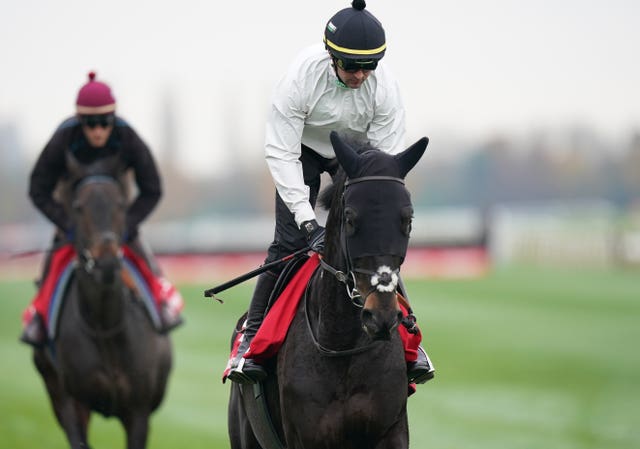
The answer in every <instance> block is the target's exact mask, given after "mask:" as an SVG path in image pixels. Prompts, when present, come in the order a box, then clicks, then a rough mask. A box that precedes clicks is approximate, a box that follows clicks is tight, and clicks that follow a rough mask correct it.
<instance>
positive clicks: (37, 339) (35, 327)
mask: <svg viewBox="0 0 640 449" xmlns="http://www.w3.org/2000/svg"><path fill="white" fill-rule="evenodd" d="M20 341H21V342H23V343H26V344H28V345H31V346H33V347H34V348H42V347H44V346H45V345H46V344H47V330H46V329H45V327H44V323H43V322H42V318H41V317H40V315H38V314H37V313H36V314H34V315H33V316H32V317H31V320H30V321H29V322H28V323H27V324H26V325H25V326H24V329H23V330H22V334H21V335H20Z"/></svg>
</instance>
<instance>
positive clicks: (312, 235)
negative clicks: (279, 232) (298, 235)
mask: <svg viewBox="0 0 640 449" xmlns="http://www.w3.org/2000/svg"><path fill="white" fill-rule="evenodd" d="M300 230H301V231H302V232H303V234H304V235H305V237H306V238H307V242H308V243H309V248H311V250H312V251H315V252H316V253H318V254H322V251H323V250H324V228H323V227H322V226H320V225H319V224H318V222H317V221H316V220H309V221H305V222H303V223H302V224H301V225H300Z"/></svg>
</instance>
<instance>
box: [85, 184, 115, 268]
mask: <svg viewBox="0 0 640 449" xmlns="http://www.w3.org/2000/svg"><path fill="white" fill-rule="evenodd" d="M97 183H104V184H115V185H118V186H120V183H118V181H117V180H116V179H115V178H114V177H112V176H108V175H90V176H86V177H84V178H82V179H80V180H79V181H78V182H77V183H76V184H75V185H74V187H73V192H74V193H73V197H74V202H75V197H76V195H77V194H78V191H79V190H80V189H81V188H82V187H84V186H87V185H90V184H97ZM107 234H113V235H114V237H115V238H116V241H117V239H118V236H117V235H116V233H115V232H112V231H110V232H109V233H107ZM122 257H123V252H122V248H120V250H119V251H118V258H119V259H122ZM78 260H79V262H80V266H81V267H82V268H83V269H84V271H85V272H86V273H87V274H91V273H92V272H93V270H94V268H95V267H96V259H95V257H94V256H93V254H91V251H89V249H88V248H84V249H83V250H82V251H79V252H78Z"/></svg>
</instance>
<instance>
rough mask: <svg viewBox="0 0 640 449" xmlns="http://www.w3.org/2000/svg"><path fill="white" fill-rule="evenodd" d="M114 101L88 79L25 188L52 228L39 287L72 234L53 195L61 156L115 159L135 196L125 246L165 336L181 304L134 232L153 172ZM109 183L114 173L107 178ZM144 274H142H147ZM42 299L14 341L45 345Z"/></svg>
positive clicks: (156, 186) (152, 202)
mask: <svg viewBox="0 0 640 449" xmlns="http://www.w3.org/2000/svg"><path fill="white" fill-rule="evenodd" d="M115 111H116V101H115V99H114V97H113V95H112V93H111V89H110V88H109V86H108V85H107V84H105V83H103V82H100V81H96V79H95V73H93V72H91V73H89V81H88V82H87V83H86V84H85V85H84V86H82V88H81V89H80V91H79V92H78V96H77V99H76V115H75V116H73V117H71V118H68V119H67V120H65V121H64V122H63V123H62V124H61V125H60V126H59V127H58V129H57V130H56V131H55V133H54V134H53V137H52V138H51V140H50V141H49V143H47V145H46V146H45V147H44V149H43V151H42V153H41V154H40V156H39V158H38V160H37V162H36V164H35V166H34V168H33V171H32V172H31V178H30V184H29V196H30V198H31V200H32V201H33V203H34V205H35V206H36V207H37V208H38V209H39V210H40V211H41V212H42V213H43V214H44V215H45V216H46V217H47V218H48V219H49V220H51V222H52V223H53V224H55V226H56V232H55V235H54V238H53V244H52V247H51V250H50V251H48V254H47V257H46V258H45V261H44V267H43V274H42V278H41V281H42V282H41V283H40V286H41V287H42V285H44V280H45V279H47V276H48V275H49V274H51V275H57V274H59V273H50V265H51V260H52V258H53V256H54V254H55V253H56V251H58V250H60V248H62V247H63V246H65V245H67V244H69V243H72V242H73V239H74V229H73V225H72V221H71V219H70V217H69V216H68V214H67V211H66V210H65V208H64V207H63V205H62V204H61V202H59V201H58V199H57V198H56V197H55V195H54V190H56V187H57V186H58V183H61V182H64V181H68V180H69V178H70V173H69V170H68V167H67V157H66V156H67V152H70V153H71V154H72V155H73V156H74V158H75V160H77V161H79V162H80V163H81V164H84V165H89V164H92V163H94V162H98V161H99V160H105V159H106V158H116V159H118V160H119V165H120V166H122V167H123V168H124V169H125V170H126V171H131V172H133V175H134V179H135V184H136V187H137V190H138V195H137V197H136V198H135V201H133V202H132V203H131V204H130V205H129V208H128V210H127V224H126V232H125V236H124V240H125V242H124V243H125V244H126V245H127V246H128V247H129V249H131V250H132V253H133V254H135V255H136V256H137V257H138V258H139V259H141V260H142V263H143V264H145V265H147V267H146V268H148V269H149V270H150V272H151V273H152V275H151V276H149V277H150V278H153V277H154V276H155V278H156V279H155V280H154V281H155V282H157V283H158V285H160V286H161V288H159V289H156V291H162V292H163V294H162V295H156V296H162V297H159V298H158V297H157V298H154V299H155V301H156V307H157V309H158V312H159V313H158V314H159V316H160V322H161V329H160V331H164V332H166V331H169V330H170V329H172V328H174V327H176V326H178V325H179V324H180V323H181V322H182V318H181V317H180V311H181V309H182V308H183V305H184V304H183V300H182V298H181V297H180V294H179V293H178V292H177V290H176V289H175V288H174V287H173V286H172V285H171V284H169V283H168V282H167V281H166V280H165V279H163V278H162V277H161V276H162V275H161V273H160V270H159V269H158V267H157V265H156V264H155V261H154V259H153V256H152V254H151V253H150V252H149V251H148V250H146V248H145V247H144V246H143V245H142V243H141V241H140V239H139V236H138V226H139V225H140V223H141V222H142V221H143V220H144V219H145V218H146V217H147V216H148V215H149V213H151V211H152V210H153V209H154V208H155V206H156V205H157V203H158V201H159V200H160V197H161V195H162V190H161V181H160V175H159V173H158V169H157V168H156V164H155V162H154V160H153V157H152V155H151V152H150V151H149V148H148V147H147V145H146V144H145V143H144V142H143V141H142V140H141V139H140V137H139V136H138V135H137V134H136V132H135V131H134V130H133V129H132V128H131V127H130V126H129V125H128V124H127V123H126V122H125V121H124V120H123V119H122V118H120V117H119V116H117V115H116V113H115ZM113 175H114V177H115V175H116V174H115V173H113ZM149 270H147V271H149ZM50 299H51V298H49V297H47V296H46V295H36V299H35V300H34V301H33V302H32V303H31V304H30V305H29V307H28V308H27V310H26V311H25V312H24V314H23V325H24V329H23V333H22V335H21V337H20V339H21V340H22V341H23V342H25V343H28V344H31V345H33V346H42V345H43V344H45V343H46V341H47V333H46V330H45V320H44V317H45V316H46V313H47V310H48V306H49V301H50Z"/></svg>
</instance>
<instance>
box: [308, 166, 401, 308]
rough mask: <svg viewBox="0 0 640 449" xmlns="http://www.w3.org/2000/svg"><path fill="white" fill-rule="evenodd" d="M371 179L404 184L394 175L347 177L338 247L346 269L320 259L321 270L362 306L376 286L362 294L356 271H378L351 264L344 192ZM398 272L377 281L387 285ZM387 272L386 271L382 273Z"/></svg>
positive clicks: (352, 300)
mask: <svg viewBox="0 0 640 449" xmlns="http://www.w3.org/2000/svg"><path fill="white" fill-rule="evenodd" d="M371 181H391V182H398V183H400V184H402V185H403V186H404V185H405V184H404V179H402V178H396V177H395V176H362V177H360V178H353V179H348V180H347V181H346V182H345V183H344V190H343V192H342V202H343V204H342V210H341V216H340V227H341V230H340V247H341V249H342V255H343V257H344V260H345V263H346V265H347V267H346V270H345V271H341V270H338V269H336V268H334V267H332V266H331V265H329V264H328V263H327V262H326V261H325V260H324V258H322V259H320V266H321V267H322V269H323V270H325V271H327V272H328V273H331V274H332V275H333V276H334V277H335V278H336V279H337V280H338V281H339V282H342V283H343V284H344V285H345V288H346V289H347V295H348V296H349V298H350V299H351V302H352V303H353V304H354V305H355V306H357V307H360V308H362V307H364V302H365V300H366V299H367V297H368V296H369V295H370V294H371V293H373V291H374V290H376V289H377V288H378V287H377V285H376V286H372V288H371V289H369V291H367V292H366V293H365V294H362V293H361V292H360V291H359V290H358V288H357V287H356V273H360V274H364V275H368V276H371V277H373V276H377V275H379V273H377V272H375V271H372V270H366V269H364V268H356V267H354V266H353V259H352V258H351V255H350V253H349V245H348V243H347V239H346V233H345V229H344V223H345V220H344V209H345V208H344V194H345V192H346V190H347V188H348V187H349V186H352V185H354V184H358V183H361V182H371ZM399 273H400V269H399V268H397V269H395V270H393V271H391V272H390V273H388V276H384V275H383V276H381V279H380V281H379V283H380V284H382V285H389V284H390V283H391V281H392V278H393V276H394V275H395V276H399ZM384 274H387V273H384ZM396 290H397V283H396V286H395V287H394V288H393V290H392V291H394V292H395V291H396Z"/></svg>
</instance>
